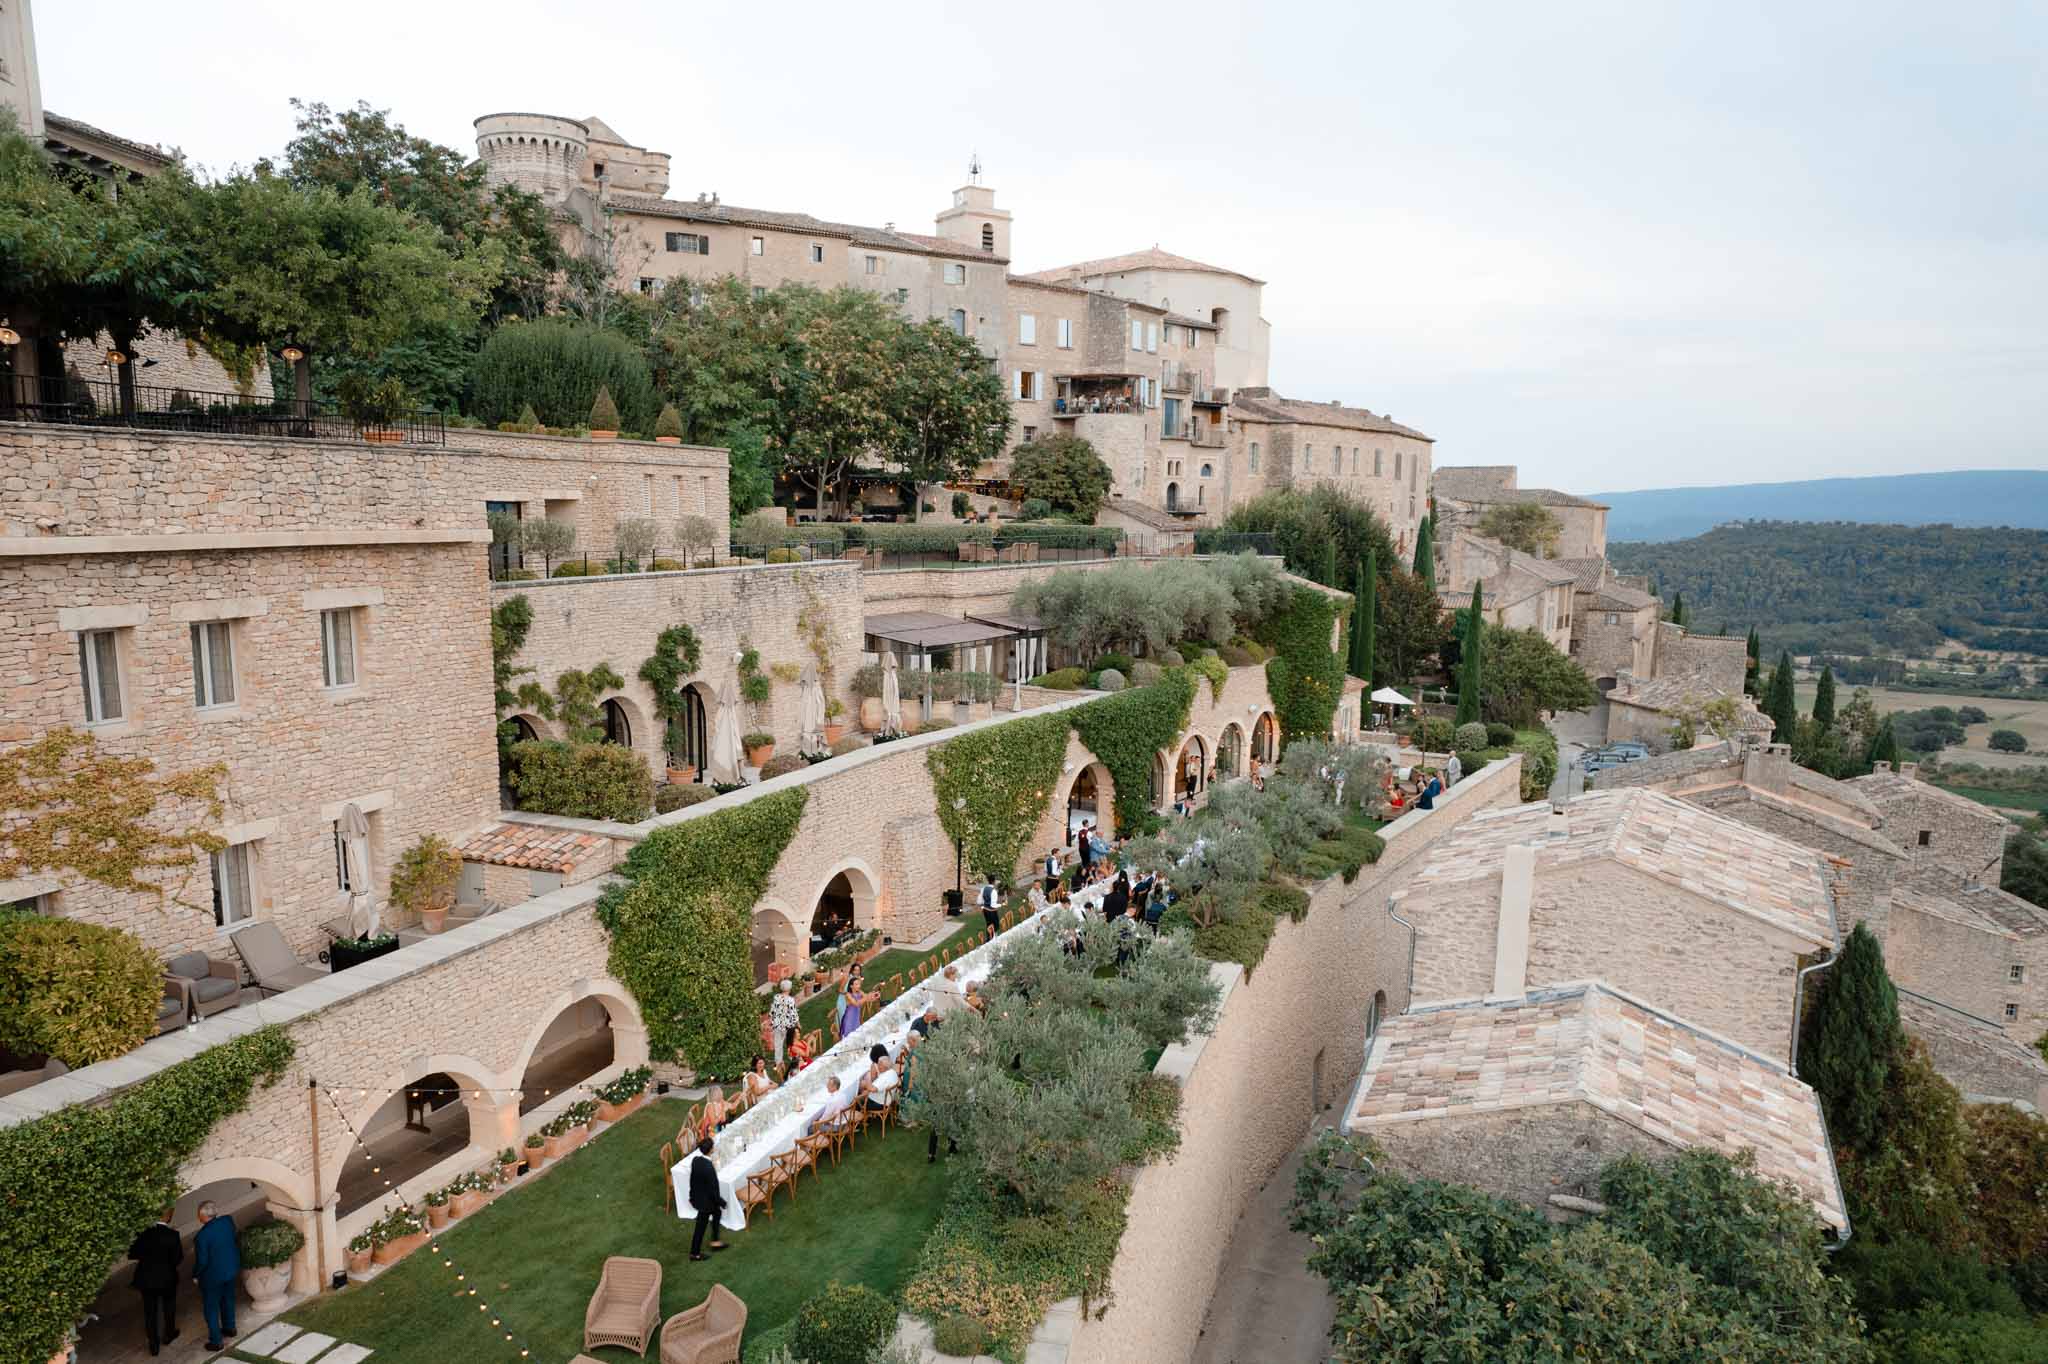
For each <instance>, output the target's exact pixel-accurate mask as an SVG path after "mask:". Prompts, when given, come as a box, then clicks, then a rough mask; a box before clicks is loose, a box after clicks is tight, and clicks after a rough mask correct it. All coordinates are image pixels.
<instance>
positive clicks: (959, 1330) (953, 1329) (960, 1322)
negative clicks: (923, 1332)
mask: <svg viewBox="0 0 2048 1364" xmlns="http://www.w3.org/2000/svg"><path fill="white" fill-rule="evenodd" d="M988 1347H989V1334H988V1327H986V1326H983V1325H982V1324H981V1323H980V1322H978V1321H976V1320H975V1319H974V1318H973V1317H970V1316H967V1315H966V1314H965V1313H960V1312H956V1313H954V1314H953V1315H952V1316H950V1317H947V1318H945V1319H944V1320H942V1321H940V1322H939V1324H938V1325H937V1326H934V1327H933V1328H932V1348H933V1349H935V1350H937V1351H938V1352H939V1353H940V1354H942V1355H961V1356H973V1355H981V1354H987V1353H988Z"/></svg>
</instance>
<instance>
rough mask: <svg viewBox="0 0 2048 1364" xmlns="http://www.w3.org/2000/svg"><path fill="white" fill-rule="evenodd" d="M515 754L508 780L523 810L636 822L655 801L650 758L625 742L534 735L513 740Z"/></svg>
mask: <svg viewBox="0 0 2048 1364" xmlns="http://www.w3.org/2000/svg"><path fill="white" fill-rule="evenodd" d="M510 756H511V764H510V768H509V770H508V771H507V773H506V784H507V785H509V786H510V787H511V788H512V799H513V803H514V804H516V805H517V806H518V807H519V808H520V809H522V810H533V811H536V812H538V813H540V814H544V815H570V816H573V817H576V818H579V819H611V820H619V821H622V822H624V823H627V824H633V823H637V822H639V821H640V820H643V819H645V818H647V811H648V809H649V808H650V807H651V806H652V805H653V804H654V774H653V773H651V772H649V771H648V770H647V760H646V759H645V758H642V757H641V756H640V755H639V754H638V753H635V752H634V751H633V750H632V749H630V748H626V747H623V746H621V745H619V744H570V743H564V742H562V741H561V740H559V739H542V740H538V741H532V740H530V741H528V742H525V743H517V744H514V745H512V750H511V755H510Z"/></svg>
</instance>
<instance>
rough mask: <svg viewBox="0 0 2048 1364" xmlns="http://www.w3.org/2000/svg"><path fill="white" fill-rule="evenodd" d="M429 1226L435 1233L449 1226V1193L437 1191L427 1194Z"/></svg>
mask: <svg viewBox="0 0 2048 1364" xmlns="http://www.w3.org/2000/svg"><path fill="white" fill-rule="evenodd" d="M426 1202H427V1225H428V1226H429V1227H431V1228H433V1229H434V1230H435V1231H439V1230H440V1229H441V1228H443V1227H445V1226H447V1225H448V1191H447V1190H446V1189H435V1190H432V1191H431V1192H429V1193H428V1194H427V1199H426Z"/></svg>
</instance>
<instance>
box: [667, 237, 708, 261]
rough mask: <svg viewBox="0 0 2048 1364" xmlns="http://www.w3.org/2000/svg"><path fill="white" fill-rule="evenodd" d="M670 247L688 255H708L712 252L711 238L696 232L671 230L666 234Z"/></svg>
mask: <svg viewBox="0 0 2048 1364" xmlns="http://www.w3.org/2000/svg"><path fill="white" fill-rule="evenodd" d="M664 236H665V238H666V240H667V243H668V249H669V250H671V251H680V252H682V253H683V254H684V255H686V256H708V255H710V254H711V238H709V237H705V236H701V235H699V234H698V233H695V232H669V233H666V234H664Z"/></svg>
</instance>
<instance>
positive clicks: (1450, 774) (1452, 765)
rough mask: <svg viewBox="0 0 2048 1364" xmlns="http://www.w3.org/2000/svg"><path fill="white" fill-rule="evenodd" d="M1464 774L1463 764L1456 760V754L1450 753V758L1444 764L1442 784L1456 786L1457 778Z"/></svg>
mask: <svg viewBox="0 0 2048 1364" xmlns="http://www.w3.org/2000/svg"><path fill="white" fill-rule="evenodd" d="M1464 775H1465V765H1464V764H1463V763H1461V762H1459V761H1458V755H1457V754H1455V753H1453V754H1451V760H1450V761H1449V762H1447V763H1445V764H1444V785H1445V786H1447V787H1450V786H1456V785H1457V784H1458V778H1460V777H1462V776H1464Z"/></svg>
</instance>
